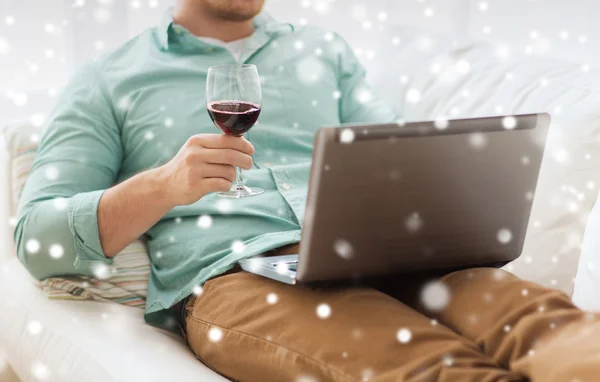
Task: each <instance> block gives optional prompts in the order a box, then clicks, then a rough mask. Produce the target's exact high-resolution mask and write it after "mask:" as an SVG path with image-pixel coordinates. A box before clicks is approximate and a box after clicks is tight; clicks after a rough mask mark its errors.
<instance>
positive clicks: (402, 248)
mask: <svg viewBox="0 0 600 382" xmlns="http://www.w3.org/2000/svg"><path fill="white" fill-rule="evenodd" d="M549 126H550V116H549V115H548V114H528V115H515V116H502V117H491V118H476V119H457V120H450V121H436V122H416V123H407V124H383V125H344V126H340V127H325V128H321V129H319V131H318V132H317V134H316V137H315V145H314V153H313V162H312V167H311V174H310V180H309V191H308V198H307V204H306V210H305V217H304V221H303V230H302V245H301V247H300V250H299V252H300V253H299V254H297V255H287V256H275V257H256V258H249V259H246V260H243V261H241V262H240V265H241V267H242V269H244V270H246V271H248V272H252V273H255V274H257V275H261V276H264V277H268V278H271V279H274V280H278V281H281V282H284V283H288V284H296V283H309V282H317V281H333V280H343V279H356V278H362V277H370V276H375V275H383V274H391V273H403V272H413V271H425V270H440V269H445V268H448V269H456V268H467V267H475V266H489V265H493V266H501V265H504V264H506V263H508V262H510V261H512V260H514V259H516V258H517V257H519V256H520V254H521V251H522V249H523V242H524V240H525V233H526V231H527V225H528V221H529V216H530V212H531V207H532V203H533V199H534V196H535V189H536V184H537V180H538V175H539V172H540V167H541V163H542V157H543V155H544V147H545V142H546V136H547V133H548V129H549Z"/></svg>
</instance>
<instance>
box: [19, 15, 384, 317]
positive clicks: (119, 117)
mask: <svg viewBox="0 0 600 382" xmlns="http://www.w3.org/2000/svg"><path fill="white" fill-rule="evenodd" d="M240 61H241V62H243V63H250V64H255V65H256V66H257V67H258V72H259V75H260V78H261V83H262V94H263V104H262V112H261V115H260V119H259V122H258V124H257V125H256V126H255V127H254V128H253V129H252V130H251V131H250V132H249V133H248V134H247V135H246V137H247V138H248V139H249V140H250V141H251V142H252V143H253V144H254V147H255V148H256V153H255V154H254V167H253V169H252V170H249V171H245V172H244V174H245V178H246V181H247V184H249V185H251V186H257V187H261V188H263V189H265V193H264V194H262V195H260V196H255V197H251V198H246V199H241V200H229V199H226V200H225V199H220V198H218V197H216V195H215V194H209V195H207V196H205V197H203V198H202V199H201V200H199V201H198V202H196V203H194V204H192V205H189V206H180V207H176V208H174V209H173V210H171V211H170V212H169V213H168V214H167V215H166V216H165V217H163V218H162V219H161V220H160V221H159V222H158V223H157V224H156V225H155V226H153V227H152V228H151V229H150V230H149V231H148V232H147V233H146V235H145V239H146V240H147V243H148V248H149V253H150V257H151V262H152V268H151V275H150V280H149V283H148V297H147V303H146V320H147V322H149V323H151V324H153V325H157V326H161V327H169V326H170V325H172V324H173V321H172V320H170V319H169V318H168V317H169V316H168V312H167V310H168V308H170V307H171V306H172V305H174V304H175V303H177V302H178V301H180V300H181V299H183V298H185V297H186V296H188V295H190V294H191V293H192V292H193V290H194V288H195V287H197V286H198V285H202V284H203V283H204V282H205V281H206V280H208V279H209V278H211V277H214V276H216V275H218V274H220V273H222V272H224V271H226V270H228V269H230V268H232V267H233V266H234V265H235V263H236V262H237V261H239V260H241V259H244V258H247V257H250V256H253V255H256V254H259V253H262V252H265V251H267V250H270V249H273V248H276V247H280V246H283V245H286V244H291V243H296V242H299V241H300V237H301V227H302V220H303V216H304V207H305V201H306V194H307V188H308V175H309V171H310V161H311V155H312V149H313V138H314V134H315V132H316V131H317V129H318V128H319V127H321V126H324V125H338V124H340V123H351V122H383V121H392V120H394V119H395V115H394V113H393V112H392V111H391V110H390V109H389V108H388V107H387V106H386V105H384V104H383V103H381V102H379V101H378V100H377V98H376V97H375V96H374V94H373V93H372V91H371V89H370V88H369V87H368V86H367V84H366V83H365V80H364V74H365V73H364V70H363V68H362V67H361V65H360V64H359V62H358V60H357V59H356V57H355V56H354V54H353V52H352V49H351V48H350V47H349V46H348V45H347V44H346V43H345V42H344V41H343V40H342V39H341V38H340V37H339V36H337V35H335V34H333V33H330V32H326V31H323V30H321V29H317V28H313V27H299V28H297V27H294V26H292V25H289V24H284V23H279V22H276V21H275V20H273V19H272V18H271V17H269V16H268V15H266V14H262V15H260V16H259V17H257V18H256V19H255V32H254V34H253V35H252V36H251V37H250V39H249V41H248V42H247V44H246V46H245V50H244V53H243V54H242V57H241V58H240ZM234 63H236V61H235V59H234V57H233V56H232V55H231V53H230V52H229V51H227V50H226V49H224V48H222V47H219V46H214V45H209V44H208V43H206V42H203V41H201V40H199V39H198V38H196V37H194V36H193V35H191V34H190V33H189V32H188V31H187V30H185V29H184V28H182V27H180V26H178V25H175V24H174V23H173V20H172V18H171V16H170V13H168V14H167V15H166V16H165V20H164V22H163V23H162V25H160V26H159V27H156V28H153V29H150V30H148V31H146V32H144V33H142V34H141V35H139V36H138V37H136V38H134V39H132V40H131V41H129V42H127V43H126V44H124V45H123V46H122V47H121V48H119V49H117V50H116V51H114V52H112V53H110V54H108V55H106V56H105V57H103V58H101V59H98V60H96V61H95V62H93V63H91V64H90V65H88V66H87V67H86V68H84V69H83V70H82V71H81V72H80V73H79V74H78V75H76V76H75V77H74V78H73V79H72V80H71V81H70V83H69V85H68V86H67V87H66V88H65V90H64V92H63V95H62V96H61V99H60V101H59V102H58V105H57V106H56V108H55V110H54V112H53V113H52V115H51V116H50V118H49V121H48V125H47V127H46V130H45V132H44V134H43V137H42V140H41V144H40V147H39V152H38V154H37V157H36V160H35V163H34V166H33V170H32V172H31V175H30V178H29V180H28V181H27V184H26V186H25V189H24V191H23V195H22V198H21V203H20V207H19V221H18V224H17V227H16V232H15V241H16V244H17V249H18V255H19V258H20V260H21V261H22V262H23V263H24V264H25V266H26V267H27V268H28V269H29V271H30V272H31V274H32V275H33V276H34V277H36V278H38V279H44V278H47V277H51V276H58V275H91V276H93V275H94V270H95V269H97V267H98V264H102V263H105V264H110V263H111V260H110V259H108V258H106V257H105V256H104V253H103V251H102V247H101V245H100V239H99V234H98V220H97V209H98V203H99V201H100V198H101V196H102V193H103V191H104V190H105V189H107V188H110V187H111V186H113V185H114V184H116V183H119V182H122V181H124V180H125V179H127V178H129V177H131V176H133V175H135V174H137V173H139V172H142V171H144V170H147V169H150V168H154V167H157V166H160V165H163V164H164V163H166V162H167V161H169V160H170V159H171V158H173V157H174V156H175V154H176V153H177V152H178V150H179V149H180V148H181V146H182V145H183V144H184V143H185V142H186V140H187V139H188V138H189V137H190V136H192V135H194V134H202V133H218V132H219V130H217V128H216V127H215V126H214V125H213V124H212V122H211V120H210V118H209V116H208V114H207V112H206V108H205V103H206V98H205V81H206V74H207V71H208V68H209V67H210V66H213V65H223V64H234ZM348 170H349V171H350V170H351V169H348ZM63 198H64V199H63ZM200 217H202V218H201V219H202V220H199V219H200ZM199 222H201V223H202V224H198V223H199ZM207 222H211V223H212V224H207ZM209 225H210V226H209ZM30 239H35V240H37V242H38V243H39V244H40V249H39V250H38V251H31V249H32V247H31V246H29V248H28V246H27V244H26V243H27V242H28V241H29V240H30ZM237 241H240V242H242V243H243V245H240V243H236V245H235V246H234V247H235V249H236V250H235V251H234V250H233V249H232V246H233V243H234V242H237ZM53 244H60V245H61V246H62V247H63V254H62V256H61V257H60V258H55V257H58V256H54V257H52V256H51V255H50V253H49V251H48V248H49V247H50V246H51V245H53ZM28 249H29V250H28ZM171 329H172V328H171Z"/></svg>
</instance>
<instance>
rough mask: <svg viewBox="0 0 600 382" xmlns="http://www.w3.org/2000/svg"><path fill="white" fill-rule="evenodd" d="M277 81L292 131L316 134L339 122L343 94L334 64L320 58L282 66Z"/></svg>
mask: <svg viewBox="0 0 600 382" xmlns="http://www.w3.org/2000/svg"><path fill="white" fill-rule="evenodd" d="M275 78H276V79H277V81H276V82H277V86H278V87H279V91H280V93H281V97H282V101H283V107H284V108H285V111H286V116H285V118H286V122H287V123H288V124H290V125H291V126H292V127H293V128H300V129H302V130H305V131H306V130H308V131H310V132H315V131H316V130H317V129H319V128H320V127H323V126H325V125H337V124H339V123H340V119H339V97H340V93H339V90H338V84H337V77H336V75H335V72H334V70H333V68H332V67H331V65H329V64H327V63H326V62H325V61H323V60H321V59H319V58H318V57H317V56H308V57H304V58H301V59H300V60H299V61H297V62H296V61H294V62H287V63H283V64H281V65H279V66H278V67H276V68H275Z"/></svg>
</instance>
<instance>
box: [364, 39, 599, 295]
mask: <svg viewBox="0 0 600 382" xmlns="http://www.w3.org/2000/svg"><path fill="white" fill-rule="evenodd" d="M389 33H390V36H389V38H384V39H383V40H382V43H383V44H384V45H385V46H383V47H382V48H381V49H380V52H381V53H382V54H384V56H383V57H381V56H378V58H377V60H373V61H372V62H370V63H369V66H370V68H369V69H371V79H372V81H373V82H374V83H375V88H376V89H377V90H378V91H379V93H381V94H382V95H383V96H384V97H385V98H387V99H388V100H390V101H391V102H393V103H394V105H395V106H396V108H397V110H398V111H399V114H400V115H402V116H404V118H406V119H407V120H434V119H436V118H437V117H440V116H445V117H446V118H450V117H474V116H490V115H498V114H520V113H536V112H550V114H551V115H552V126H551V129H550V136H549V138H548V145H547V147H546V154H547V155H546V156H545V158H544V163H543V165H542V171H541V174H540V179H539V182H538V187H537V190H536V196H535V201H534V204H533V210H532V215H531V220H530V225H529V228H528V232H527V237H526V240H525V248H524V250H523V254H522V256H521V257H520V258H519V259H518V260H516V261H515V262H513V263H512V264H510V265H509V267H508V269H509V270H511V271H513V272H514V273H515V274H517V275H518V276H520V277H523V278H525V279H528V280H531V281H535V282H538V283H540V284H542V285H545V286H549V287H555V288H560V289H562V290H563V291H565V292H567V293H571V291H572V287H573V278H574V276H575V272H576V269H577V260H578V258H579V255H580V252H581V243H582V238H583V232H584V229H585V225H586V222H587V218H588V215H589V213H590V211H591V209H592V207H593V205H594V202H595V200H596V196H597V194H598V186H599V185H600V178H599V174H600V72H599V71H598V70H594V69H591V70H588V68H585V70H582V68H583V67H582V66H581V65H580V64H575V63H569V62H565V61H559V60H553V59H542V58H535V57H525V56H522V57H514V58H510V57H509V58H503V57H504V53H505V52H504V51H502V50H498V49H497V48H495V47H494V46H491V45H488V44H484V43H474V42H465V43H461V42H455V41H453V39H452V37H448V36H441V35H437V34H433V33H428V32H424V31H422V30H418V29H414V28H400V29H397V30H392V31H390V32H389ZM394 35H395V36H400V41H401V43H400V45H398V46H393V45H392V43H391V41H392V37H391V36H394ZM386 47H387V49H386ZM403 76H405V77H404V78H402V77H403ZM411 89H412V90H413V91H412V92H411V94H410V96H409V94H408V93H409V91H410V90H411ZM417 92H418V93H417ZM417 95H420V99H419V100H418V102H414V101H416V100H417V98H418V97H417ZM411 101H413V102H411ZM498 106H501V108H499V107H498ZM453 109H454V114H453ZM507 155H513V153H511V152H507ZM523 197H525V195H524V196H523ZM599 256H600V255H599Z"/></svg>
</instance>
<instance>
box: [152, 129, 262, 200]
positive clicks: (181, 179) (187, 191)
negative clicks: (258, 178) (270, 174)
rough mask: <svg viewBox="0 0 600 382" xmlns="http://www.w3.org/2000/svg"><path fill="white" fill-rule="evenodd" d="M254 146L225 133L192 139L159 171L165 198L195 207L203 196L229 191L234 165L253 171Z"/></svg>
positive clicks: (233, 177) (233, 176)
mask: <svg viewBox="0 0 600 382" xmlns="http://www.w3.org/2000/svg"><path fill="white" fill-rule="evenodd" d="M252 154H254V146H252V144H251V143H250V142H248V141H247V140H246V139H244V138H239V137H232V136H228V135H224V134H198V135H194V136H192V137H191V138H190V139H188V140H187V142H186V143H185V144H184V145H183V147H182V148H181V149H180V150H179V152H178V153H177V155H176V156H175V157H174V158H173V159H171V161H169V162H168V163H166V164H165V165H163V166H161V167H159V168H157V169H156V170H157V172H158V174H160V175H159V176H160V177H161V179H162V180H163V182H164V183H163V184H164V187H165V192H166V196H167V198H168V199H169V201H170V202H172V203H173V204H175V205H187V204H192V203H195V202H196V201H198V200H199V199H200V198H202V197H203V196H204V195H206V194H208V193H211V192H217V191H229V189H231V184H232V182H234V181H235V168H234V166H238V167H241V168H243V169H246V170H249V169H251V168H252V157H251V155H252Z"/></svg>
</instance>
